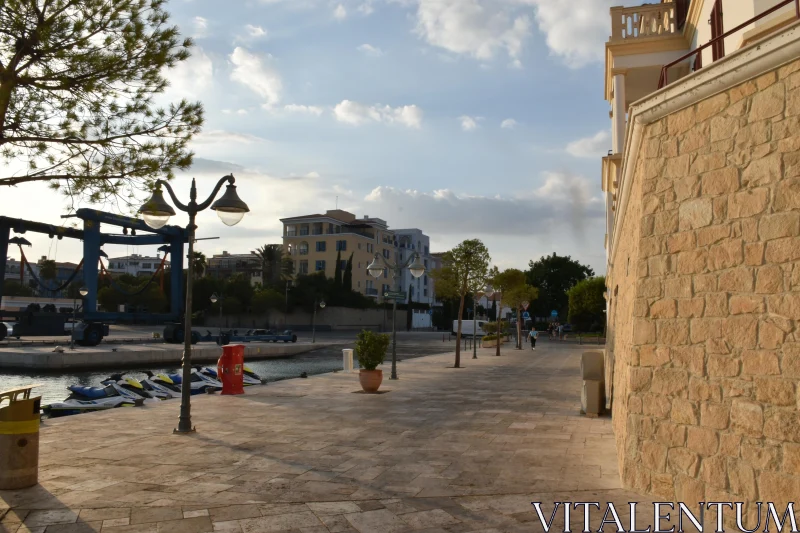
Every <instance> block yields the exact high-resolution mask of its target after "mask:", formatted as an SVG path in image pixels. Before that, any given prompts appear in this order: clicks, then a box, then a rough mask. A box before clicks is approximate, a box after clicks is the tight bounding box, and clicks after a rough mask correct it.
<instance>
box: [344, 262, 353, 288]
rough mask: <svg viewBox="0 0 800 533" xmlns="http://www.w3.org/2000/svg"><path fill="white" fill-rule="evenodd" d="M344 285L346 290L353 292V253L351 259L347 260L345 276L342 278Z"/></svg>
mask: <svg viewBox="0 0 800 533" xmlns="http://www.w3.org/2000/svg"><path fill="white" fill-rule="evenodd" d="M342 285H343V286H344V290H346V291H352V290H353V253H352V252H350V258H349V259H348V260H347V266H345V269H344V275H343V276H342Z"/></svg>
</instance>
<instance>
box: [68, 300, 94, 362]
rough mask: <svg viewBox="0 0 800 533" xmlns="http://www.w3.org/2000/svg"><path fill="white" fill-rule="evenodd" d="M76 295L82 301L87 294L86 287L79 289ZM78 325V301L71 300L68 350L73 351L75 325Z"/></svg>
mask: <svg viewBox="0 0 800 533" xmlns="http://www.w3.org/2000/svg"><path fill="white" fill-rule="evenodd" d="M78 294H80V295H81V299H83V298H84V297H85V296H86V295H87V294H89V289H87V288H86V287H81V288H80V289H78ZM77 323H78V299H77V298H73V299H72V335H71V336H70V339H69V349H70V350H74V349H75V325H76V324H77Z"/></svg>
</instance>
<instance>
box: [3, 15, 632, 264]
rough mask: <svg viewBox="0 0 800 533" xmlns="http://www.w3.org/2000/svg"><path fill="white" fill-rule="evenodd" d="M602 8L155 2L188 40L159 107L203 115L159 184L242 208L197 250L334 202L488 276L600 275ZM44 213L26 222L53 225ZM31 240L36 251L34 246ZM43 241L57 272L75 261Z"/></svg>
mask: <svg viewBox="0 0 800 533" xmlns="http://www.w3.org/2000/svg"><path fill="white" fill-rule="evenodd" d="M619 3H620V2H619V1H609V0H569V1H565V0H372V1H367V0H335V1H328V0H245V1H240V0H229V1H227V2H221V1H220V0H172V1H171V2H170V3H169V4H168V6H167V9H168V11H170V12H171V14H172V20H173V22H174V23H175V24H177V25H178V26H179V27H180V29H181V32H182V33H183V34H185V35H191V36H193V37H194V38H195V42H196V46H195V47H194V49H193V57H192V58H191V59H189V60H188V61H187V62H185V63H183V64H181V65H180V66H179V67H178V68H177V69H175V70H173V71H169V72H166V73H165V75H166V76H167V78H168V79H169V80H170V83H171V87H170V89H169V90H168V91H167V93H166V94H165V95H163V96H162V97H160V100H162V101H164V102H166V101H174V100H175V99H177V98H181V97H186V98H190V99H199V100H202V102H203V104H204V106H205V111H206V125H205V127H204V131H203V133H202V134H201V135H200V136H199V137H198V138H197V139H196V141H195V142H193V149H194V150H195V152H196V163H195V166H194V167H193V169H192V170H191V172H189V173H188V175H185V176H180V177H179V178H178V179H177V180H176V181H177V183H176V187H177V188H178V189H179V190H188V181H187V180H188V177H189V176H195V177H196V178H197V179H198V187H199V189H200V194H201V195H203V194H204V193H207V192H208V191H209V190H210V189H211V187H212V186H213V183H214V182H215V181H216V180H215V178H218V177H221V176H222V175H224V174H226V173H228V172H233V174H234V175H235V176H236V177H237V184H238V185H239V192H240V194H241V195H242V196H243V198H244V199H245V200H246V201H247V202H248V203H249V205H250V207H251V209H252V213H251V214H250V215H248V216H247V217H246V218H245V220H244V221H243V222H242V223H241V224H240V225H239V226H236V227H234V228H227V227H224V226H222V225H221V224H220V223H219V222H218V221H216V220H215V217H214V215H213V214H209V213H204V214H203V215H202V216H201V219H200V221H199V222H200V231H199V233H201V234H202V235H201V236H219V237H220V239H219V240H212V241H203V242H201V243H200V246H201V250H203V251H205V252H206V253H207V254H212V253H218V252H220V251H222V250H223V249H224V250H228V251H230V252H246V251H249V250H250V249H253V248H255V247H256V246H258V245H261V244H264V243H269V242H280V231H281V226H280V222H279V220H278V219H279V218H281V217H287V216H296V215H301V214H308V213H312V212H324V211H325V210H326V209H333V208H334V207H335V206H336V205H337V197H338V207H339V208H343V209H348V210H352V211H353V212H355V213H356V214H357V215H359V216H362V215H364V214H368V215H370V216H378V217H381V218H384V219H385V220H387V221H388V222H389V224H390V226H391V227H396V228H400V227H419V228H421V229H422V230H423V231H425V232H426V233H427V234H429V235H430V236H431V241H432V248H433V249H434V250H435V251H444V250H446V249H448V248H450V247H452V246H453V245H455V244H457V243H458V242H460V241H461V240H463V239H466V238H475V237H477V238H481V239H483V240H484V242H486V244H487V245H488V246H489V249H490V252H491V253H492V256H493V258H494V259H495V260H496V262H497V263H498V264H499V265H500V266H502V267H512V266H513V267H518V268H525V267H526V265H527V262H528V260H529V259H532V258H538V257H540V256H542V255H545V254H550V253H552V252H557V253H559V254H569V255H572V256H573V257H577V258H579V259H580V260H581V261H583V262H585V263H588V264H590V265H592V266H593V267H594V268H595V270H596V271H598V273H602V272H603V270H604V262H605V261H604V257H605V255H604V250H603V222H602V220H603V214H602V213H603V202H602V196H601V192H600V188H599V187H600V179H599V174H600V156H601V155H603V154H604V153H605V152H606V151H607V149H608V148H609V147H610V136H609V133H608V130H609V128H610V121H609V119H608V105H607V103H606V102H605V101H604V100H603V95H602V79H603V70H602V68H603V63H602V60H603V53H604V47H603V45H604V42H605V41H606V39H607V37H608V34H609V32H610V17H609V14H608V8H609V7H610V6H611V5H613V4H619ZM34 187H37V186H34V185H32V186H30V187H29V188H28V189H26V194H30V191H32V190H33V188H34ZM42 191H44V189H42ZM11 194H12V195H21V194H22V193H21V192H19V191H16V192H13V193H11ZM42 195H43V198H44V195H50V196H47V198H46V199H45V200H43V201H44V202H45V203H46V204H48V205H50V204H53V205H60V204H62V203H63V201H62V200H60V199H58V198H57V197H55V196H54V195H53V194H52V193H49V192H42ZM20 198H22V196H20ZM10 204H12V205H13V204H14V202H13V198H12V202H10ZM10 210H11V211H15V212H13V213H9V214H11V215H14V216H29V215H27V214H26V213H25V212H24V209H23V208H22V207H20V206H16V207H11V208H10ZM51 211H52V212H51V213H50V214H48V215H45V216H44V217H42V216H40V217H38V218H39V219H40V220H42V219H48V217H49V219H48V221H50V222H57V221H58V214H60V213H56V212H55V211H57V209H53V210H51ZM183 222H185V221H178V220H175V223H183ZM35 244H36V248H38V249H39V250H40V251H41V253H36V252H33V254H34V255H36V256H38V255H44V254H45V250H44V249H43V248H44V247H48V246H49V245H48V244H47V242H46V237H45V242H42V243H35ZM60 246H62V250H63V251H62V252H61V255H60V257H59V258H58V259H59V260H64V259H70V258H74V257H72V256H76V255H77V254H78V247H77V246H74V247H73V246H71V245H70V244H67V243H64V244H60ZM130 251H131V250H125V251H122V250H120V251H112V250H107V252H109V253H111V254H112V255H113V254H114V253H116V252H120V253H125V252H130ZM138 251H139V252H140V253H142V252H147V250H144V249H143V250H138Z"/></svg>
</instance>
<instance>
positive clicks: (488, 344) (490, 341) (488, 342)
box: [481, 334, 497, 348]
mask: <svg viewBox="0 0 800 533" xmlns="http://www.w3.org/2000/svg"><path fill="white" fill-rule="evenodd" d="M494 346H497V335H495V334H491V335H484V337H483V338H482V339H481V347H482V348H492V347H494Z"/></svg>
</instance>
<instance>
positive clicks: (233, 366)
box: [217, 344, 244, 394]
mask: <svg viewBox="0 0 800 533" xmlns="http://www.w3.org/2000/svg"><path fill="white" fill-rule="evenodd" d="M217 376H219V380H220V381H221V382H222V394H244V345H242V344H229V345H227V346H223V347H222V356H221V357H220V358H219V361H217Z"/></svg>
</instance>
